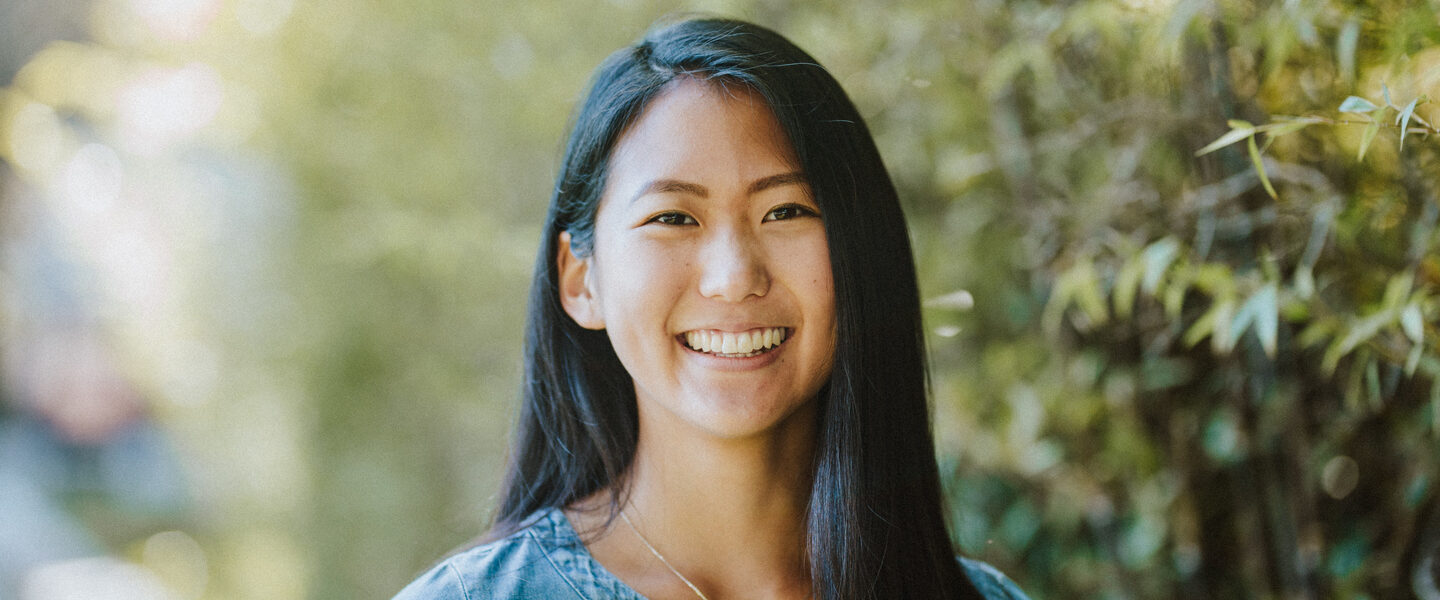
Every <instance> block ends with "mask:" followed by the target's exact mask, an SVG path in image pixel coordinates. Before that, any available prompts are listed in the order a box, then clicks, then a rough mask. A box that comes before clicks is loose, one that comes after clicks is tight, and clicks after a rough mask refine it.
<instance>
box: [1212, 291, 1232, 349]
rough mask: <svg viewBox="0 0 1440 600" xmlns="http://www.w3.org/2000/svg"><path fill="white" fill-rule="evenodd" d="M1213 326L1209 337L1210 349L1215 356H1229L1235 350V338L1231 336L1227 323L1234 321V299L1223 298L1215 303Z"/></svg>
mask: <svg viewBox="0 0 1440 600" xmlns="http://www.w3.org/2000/svg"><path fill="white" fill-rule="evenodd" d="M1214 311H1215V325H1214V331H1213V332H1211V335H1210V349H1211V350H1214V351H1215V353H1216V354H1229V353H1230V351H1231V350H1234V349H1235V339H1236V338H1235V336H1234V335H1231V332H1230V331H1231V330H1230V327H1229V326H1228V324H1229V323H1231V322H1233V321H1234V319H1235V298H1234V297H1229V296H1227V297H1225V298H1222V299H1220V300H1217V301H1216V302H1215V308H1214Z"/></svg>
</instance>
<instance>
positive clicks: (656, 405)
mask: <svg viewBox="0 0 1440 600" xmlns="http://www.w3.org/2000/svg"><path fill="white" fill-rule="evenodd" d="M561 241H562V244H561V250H560V257H559V263H560V269H561V288H562V299H563V302H564V305H565V308H566V311H567V312H568V313H569V314H570V315H571V316H572V317H573V318H575V320H576V321H577V322H578V323H580V324H581V325H582V326H585V327H589V328H592V329H600V328H604V329H605V330H606V332H607V334H608V335H609V337H610V341H611V343H612V344H613V345H614V348H615V353H616V354H617V355H618V356H619V358H620V362H621V363H623V364H624V365H625V369H626V370H627V371H629V373H630V375H631V377H632V378H633V379H634V381H635V392H636V396H637V399H638V402H639V409H640V411H641V415H642V422H645V423H656V422H661V423H663V422H673V423H677V424H687V425H689V426H692V427H695V428H698V429H699V430H702V431H704V432H708V433H710V434H712V435H716V436H720V437H727V438H738V437H744V436H751V435H757V434H762V433H764V432H766V431H769V430H771V429H772V428H774V427H775V426H777V425H778V424H780V423H783V422H785V420H786V418H787V417H789V416H791V415H793V414H795V412H796V410H797V409H798V408H800V407H802V406H805V405H806V404H807V403H809V402H811V401H812V399H813V398H814V397H815V396H816V394H817V393H818V392H819V390H820V388H821V386H823V385H824V383H825V381H826V380H827V379H828V377H829V375H830V368H831V362H832V360H833V356H834V352H835V330H836V326H835V292H834V283H833V281H832V279H831V273H830V255H829V248H828V245H827V243H826V241H825V228H824V225H823V224H822V222H821V220H820V209H819V206H818V205H817V204H816V202H815V200H814V198H812V197H811V194H810V187H809V185H808V184H807V183H806V182H805V179H804V177H803V175H802V174H801V173H800V169H799V167H798V166H797V161H796V159H795V156H794V152H793V151H792V150H791V148H790V145H789V143H788V141H787V139H786V136H785V134H784V132H783V131H782V130H781V128H780V124H779V122H778V121H776V119H775V116H774V114H773V113H772V112H771V111H770V109H769V107H768V106H767V105H766V104H765V103H764V101H763V100H762V99H760V98H759V97H758V96H756V95H755V94H754V93H753V92H750V91H748V90H745V89H744V88H740V87H739V86H731V89H723V88H720V87H718V86H715V85H712V84H705V83H701V82H697V81H695V80H689V79H686V80H681V81H679V82H677V83H674V84H672V85H671V86H670V87H669V88H668V89H667V90H666V91H665V92H663V93H662V94H661V95H660V96H659V97H658V98H656V99H655V100H653V101H652V102H651V103H650V105H649V107H648V108H647V109H646V111H645V113H644V114H643V115H642V116H641V117H640V119H639V120H638V121H637V122H635V123H634V124H633V125H631V127H630V128H629V129H628V130H627V131H626V133H625V134H624V135H623V136H622V137H621V139H620V141H619V143H618V144H617V145H616V147H615V149H614V151H613V153H612V156H611V160H610V170H609V171H608V173H607V180H606V187H605V191H604V194H603V196H602V199H601V201H600V207H599V212H598V214H597V216H596V221H595V237H594V247H593V252H592V253H591V255H590V256H589V257H588V258H586V259H584V260H581V259H577V258H575V257H574V255H573V254H571V253H570V251H569V249H568V248H569V245H568V237H566V236H564V235H562V238H561Z"/></svg>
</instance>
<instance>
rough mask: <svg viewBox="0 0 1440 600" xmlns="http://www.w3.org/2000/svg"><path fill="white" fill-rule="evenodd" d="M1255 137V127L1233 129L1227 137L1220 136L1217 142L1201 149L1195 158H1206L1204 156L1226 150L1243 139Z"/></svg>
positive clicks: (1226, 134)
mask: <svg viewBox="0 0 1440 600" xmlns="http://www.w3.org/2000/svg"><path fill="white" fill-rule="evenodd" d="M1254 135H1255V128H1254V127H1240V128H1236V129H1231V130H1230V131H1227V132H1225V135H1222V136H1220V137H1219V138H1217V139H1216V140H1215V141H1213V142H1210V144H1209V145H1207V146H1205V147H1204V148H1201V149H1199V150H1197V151H1195V156H1204V155H1206V154H1209V153H1211V152H1214V151H1216V150H1219V149H1221V148H1224V147H1226V146H1229V145H1230V144H1233V143H1235V142H1238V141H1240V140H1243V139H1245V138H1247V137H1250V138H1252V139H1253V137H1252V136H1254Z"/></svg>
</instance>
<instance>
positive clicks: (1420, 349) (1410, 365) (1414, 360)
mask: <svg viewBox="0 0 1440 600" xmlns="http://www.w3.org/2000/svg"><path fill="white" fill-rule="evenodd" d="M1424 354H1425V344H1420V343H1417V344H1415V345H1413V346H1411V347H1410V355H1409V356H1407V357H1405V376H1406V377H1414V376H1415V369H1416V368H1417V367H1419V366H1420V357H1421V356H1423V355H1424Z"/></svg>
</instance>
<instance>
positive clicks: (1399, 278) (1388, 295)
mask: <svg viewBox="0 0 1440 600" xmlns="http://www.w3.org/2000/svg"><path fill="white" fill-rule="evenodd" d="M1414 287H1415V276H1414V275H1412V274H1410V273H1408V272H1407V273H1396V274H1395V275H1394V276H1393V277H1391V278H1390V281H1388V282H1386V283H1385V296H1384V297H1383V298H1382V299H1381V300H1380V306H1381V308H1382V309H1383V310H1387V311H1396V310H1399V309H1400V303H1402V302H1404V301H1405V298H1406V297H1407V296H1409V295H1410V290H1411V289H1412V288H1414Z"/></svg>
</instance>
